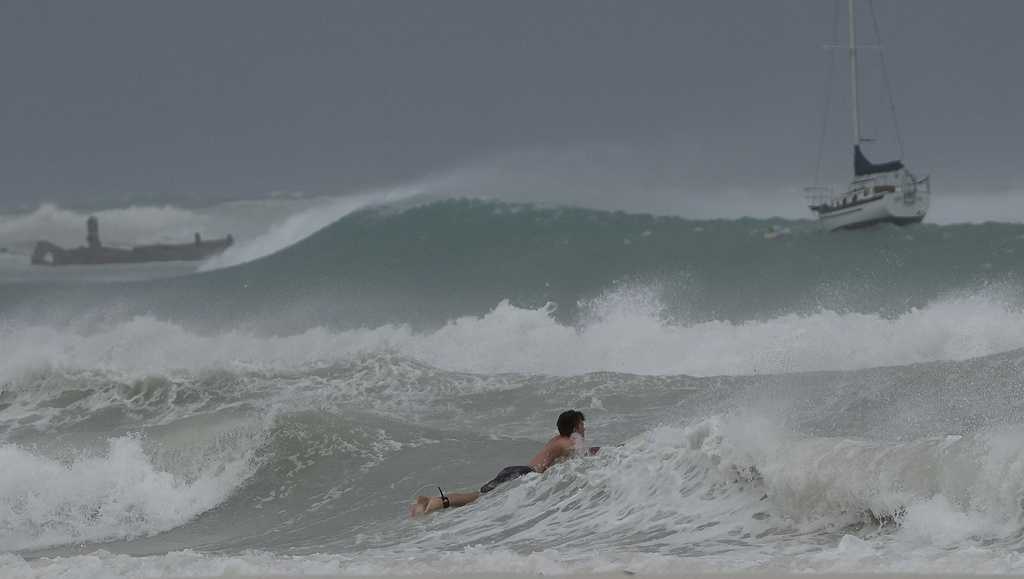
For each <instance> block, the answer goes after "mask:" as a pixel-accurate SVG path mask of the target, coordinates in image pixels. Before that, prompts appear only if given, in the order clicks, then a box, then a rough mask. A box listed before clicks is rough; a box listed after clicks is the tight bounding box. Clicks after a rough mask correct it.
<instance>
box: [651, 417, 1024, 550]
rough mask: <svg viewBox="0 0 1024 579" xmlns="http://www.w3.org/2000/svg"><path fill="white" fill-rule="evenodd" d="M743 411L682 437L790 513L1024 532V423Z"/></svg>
mask: <svg viewBox="0 0 1024 579" xmlns="http://www.w3.org/2000/svg"><path fill="white" fill-rule="evenodd" d="M739 414H743V415H742V416H741V415H737V416H733V417H729V418H719V417H714V418H711V419H709V420H707V421H704V422H702V423H700V424H698V425H696V426H693V427H689V428H686V429H682V430H681V431H680V432H678V433H677V434H676V435H675V437H677V438H682V439H686V440H689V441H691V445H690V447H691V448H694V449H699V451H700V453H701V454H702V455H703V456H704V457H705V458H707V459H709V460H710V461H711V462H712V463H713V464H715V465H718V468H719V470H721V471H722V472H724V473H726V474H729V473H736V474H735V475H733V476H727V477H726V478H732V479H734V480H737V479H739V480H742V479H746V480H750V481H756V482H757V483H758V484H759V485H760V486H759V488H762V489H763V490H764V493H765V500H767V501H769V502H770V504H771V506H772V507H773V508H775V509H778V510H779V514H781V515H783V516H785V517H786V518H787V519H790V520H793V521H796V522H798V523H807V522H810V523H815V522H816V523H820V524H826V525H833V526H835V525H840V526H841V525H843V524H849V523H852V522H857V521H864V520H870V521H872V522H875V523H880V524H882V525H893V526H898V527H899V529H900V538H901V540H906V541H909V542H911V543H919V544H920V543H927V544H929V545H935V546H939V547H944V546H947V545H956V544H958V543H959V542H961V541H965V540H968V539H971V538H975V539H977V538H983V539H986V538H988V539H1004V540H1005V539H1009V540H1014V539H1013V537H1015V536H1017V535H1018V533H1019V532H1020V531H1021V521H1022V520H1024V519H1022V517H1024V503H1022V497H1024V450H1022V449H1021V448H1020V444H1019V441H1020V440H1021V436H1022V435H1024V429H1022V427H1021V426H1019V425H1016V426H1008V427H998V428H993V429H988V430H984V431H980V432H976V433H972V434H969V435H963V436H960V435H957V436H940V437H930V438H924V439H919V440H915V441H909V442H879V441H868V440H856V439H843V438H823V437H811V438H808V437H802V436H796V435H793V434H791V433H787V432H785V431H783V430H782V429H781V428H780V427H779V426H778V424H779V421H778V420H769V419H767V418H766V417H759V416H756V415H749V414H750V413H739ZM661 430H666V431H667V432H659V430H655V431H654V433H655V434H656V436H648V438H649V439H652V440H657V439H663V438H672V437H673V432H674V431H679V429H674V428H663V429H661ZM649 443H650V440H648V441H645V444H649ZM805 530H806V529H805ZM1018 538H1019V537H1018Z"/></svg>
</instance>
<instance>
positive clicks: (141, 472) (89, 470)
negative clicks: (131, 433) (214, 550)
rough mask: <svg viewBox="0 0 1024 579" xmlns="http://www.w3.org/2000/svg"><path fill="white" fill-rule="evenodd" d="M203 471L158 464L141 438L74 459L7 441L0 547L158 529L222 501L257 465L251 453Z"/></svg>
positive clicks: (0, 490)
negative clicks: (174, 470)
mask: <svg viewBox="0 0 1024 579" xmlns="http://www.w3.org/2000/svg"><path fill="white" fill-rule="evenodd" d="M220 458H221V459H222V460H216V461H208V462H207V463H205V464H204V465H203V468H202V469H201V470H200V472H198V473H192V474H186V475H175V474H172V473H171V472H168V471H167V470H163V469H161V468H159V467H157V466H156V465H155V464H154V463H153V461H152V460H151V459H150V458H149V457H148V456H147V455H146V453H145V452H144V451H143V446H142V442H141V441H140V440H139V439H137V438H133V437H121V438H115V439H111V440H110V441H109V449H108V451H107V452H106V453H105V454H103V455H100V456H89V455H84V454H83V455H82V456H79V457H77V458H75V459H74V460H72V461H71V462H69V463H65V462H62V461H58V460H54V459H52V458H47V457H44V456H40V455H38V454H34V453H32V452H30V451H28V450H26V449H23V448H19V447H17V446H14V445H3V446H0V461H2V464H3V465H4V468H3V469H2V471H0V550H4V551H10V550H20V549H29V548H37V547H44V546H49V545H59V544H66V543H72V542H79V541H102V540H107V539H115V538H127V537H135V536H141V535H150V534H153V533H157V532H160V531H166V530H168V529H172V528H174V527H177V526H179V525H181V524H183V523H185V522H186V521H188V520H189V519H191V518H193V517H195V516H196V515H198V514H200V513H202V512H204V511H207V510H209V509H211V508H213V507H214V506H216V505H217V504H219V503H220V502H222V501H223V500H224V499H225V498H226V497H227V496H228V495H229V494H230V493H231V492H232V491H233V490H234V489H235V488H237V486H238V485H239V484H241V482H242V481H244V480H245V479H246V478H247V477H248V476H249V475H250V474H251V472H252V468H253V465H252V461H251V460H250V457H249V456H248V455H247V454H246V453H244V452H243V453H241V454H240V455H238V456H234V457H220Z"/></svg>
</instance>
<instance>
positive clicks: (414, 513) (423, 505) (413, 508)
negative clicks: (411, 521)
mask: <svg viewBox="0 0 1024 579" xmlns="http://www.w3.org/2000/svg"><path fill="white" fill-rule="evenodd" d="M429 504H430V498H429V497H424V496H418V497H416V502H414V503H413V504H411V505H409V517H410V518H414V517H418V516H420V515H422V514H425V513H426V512H427V505H429Z"/></svg>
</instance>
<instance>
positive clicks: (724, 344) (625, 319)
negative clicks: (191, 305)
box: [0, 291, 1024, 380]
mask: <svg viewBox="0 0 1024 579" xmlns="http://www.w3.org/2000/svg"><path fill="white" fill-rule="evenodd" d="M659 307H660V306H659V305H658V303H657V300H656V299H654V298H653V297H651V294H650V293H647V292H642V291H641V292H632V291H627V292H623V293H617V294H614V295H612V296H610V297H607V298H606V299H603V300H599V301H598V302H596V303H595V304H594V305H593V308H592V311H591V313H590V315H589V316H588V317H587V318H586V321H585V322H583V323H582V324H581V325H580V326H579V327H573V326H567V325H564V324H561V323H559V322H558V321H557V320H556V319H555V318H554V317H553V310H554V306H551V305H549V306H548V307H544V308H538V309H524V308H518V307H515V306H513V305H511V304H509V303H508V302H507V301H503V302H501V303H499V304H498V305H497V306H496V307H495V308H494V309H493V310H492V311H491V312H490V313H488V314H486V315H483V316H479V317H476V316H468V317H463V318H458V319H455V320H452V321H450V322H449V323H447V324H446V325H444V326H443V327H441V328H439V329H437V330H435V331H431V332H422V333H420V332H414V331H413V330H411V329H410V328H409V327H407V326H404V325H384V326H380V327H377V328H373V329H358V330H349V331H335V330H329V329H325V328H313V329H310V330H308V331H306V332H303V333H301V334H295V335H291V336H284V337H265V336H260V335H256V334H253V333H249V332H245V331H240V330H238V331H226V332H223V333H220V334H216V335H211V336H206V335H200V334H196V333H194V332H191V331H189V330H188V329H186V328H184V327H182V326H180V325H177V324H174V323H171V322H166V321H160V320H157V319H154V318H152V317H147V316H140V317H136V318H133V319H131V320H129V321H126V322H121V323H118V324H116V325H112V326H109V327H105V328H102V329H99V330H95V329H88V330H85V329H76V328H74V327H64V328H52V327H47V326H29V327H21V326H6V327H2V326H0V350H2V351H4V352H5V360H4V361H3V363H2V364H0V379H3V378H6V379H8V380H10V379H13V378H15V377H16V376H17V375H19V374H20V373H22V372H26V371H32V370H35V369H40V368H50V367H57V368H72V369H75V368H88V369H96V370H110V371H126V372H130V373H142V374H146V373H155V372H166V371H174V370H189V371H194V370H197V369H202V368H228V369H239V370H270V369H283V370H288V369H300V368H305V367H310V366H314V367H317V366H324V365H330V364H334V363H338V362H344V361H348V360H351V359H352V357H353V356H357V355H365V354H372V353H380V352H385V353H397V354H400V355H403V356H407V357H410V358H414V359H416V360H419V361H422V362H425V363H427V364H430V365H432V366H434V367H437V368H441V369H445V370H452V371H464V372H477V373H501V372H522V373H540V374H551V375H576V374H583V373H588V372H596V371H614V372H626V373H634V374H648V375H677V374H687V375H692V376H708V375H726V374H728V375H742V374H755V373H788V372H799V371H815V370H855V369H863V368H870V367H880V366H896V365H905V364H913V363H918V362H928V361H936V360H964V359H969V358H972V357H977V356H984V355H989V354H994V353H999V352H1004V351H1009V350H1013V349H1017V348H1024V312H1021V311H1020V310H1019V309H1017V308H1016V307H1014V306H1010V305H1006V304H1002V303H999V302H998V301H997V300H993V299H991V298H990V297H987V296H972V297H966V298H950V299H947V300H942V301H938V302H935V303H933V304H930V305H929V306H927V307H924V308H921V309H915V310H912V311H910V312H908V313H906V314H904V315H902V316H899V317H897V318H894V319H888V318H884V317H881V316H878V315H873V314H855V313H847V314H840V313H836V312H832V311H821V312H818V313H814V314H807V315H797V314H791V315H785V316H780V317H777V318H772V319H768V320H759V321H747V322H742V323H732V322H724V321H713V322H702V323H693V324H686V323H683V322H673V321H669V320H666V319H665V318H664V317H663V316H662V315H661V314H660V311H659Z"/></svg>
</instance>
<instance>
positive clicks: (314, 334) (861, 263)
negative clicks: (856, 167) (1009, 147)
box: [0, 187, 1024, 578]
mask: <svg viewBox="0 0 1024 579" xmlns="http://www.w3.org/2000/svg"><path fill="white" fill-rule="evenodd" d="M425 193H429V191H426V190H425V189H423V188H418V187H417V188H406V189H400V190H394V191H383V192H378V193H368V194H365V195H361V196H354V197H347V198H308V199H274V200H266V201H263V202H255V201H254V202H236V203H231V204H226V205H222V206H218V207H215V208H207V209H183V208H176V207H150V208H146V207H129V208H120V209H109V210H106V211H104V212H101V214H100V219H101V221H103V222H104V223H109V224H110V228H109V232H110V234H109V236H110V237H111V238H112V239H116V240H118V241H119V242H122V243H123V244H126V245H128V244H132V243H144V242H150V241H162V240H168V239H177V238H180V237H182V236H185V237H187V236H188V235H191V229H193V228H196V227H198V226H202V227H203V228H210V229H216V230H218V231H216V232H213V233H211V235H215V234H226V233H233V234H234V235H235V237H236V238H237V239H238V240H239V243H238V244H237V246H236V247H234V248H232V250H230V251H229V252H226V253H224V254H222V255H220V256H218V257H215V258H213V259H211V260H209V261H207V262H205V263H202V264H198V265H196V264H166V265H163V266H160V267H154V266H125V267H117V268H115V267H104V268H99V269H97V270H88V269H87V268H75V269H74V270H60V269H59V268H53V269H46V270H44V271H37V270H35V269H33V268H30V267H29V266H27V265H25V264H24V262H23V260H22V259H21V258H23V257H25V256H26V255H27V252H28V251H30V247H31V243H30V241H31V237H32V235H33V234H35V233H38V232H39V231H42V230H46V231H47V236H49V237H52V238H53V240H54V241H55V242H60V243H63V244H65V245H74V244H76V243H80V241H79V240H78V239H77V237H76V235H77V236H79V237H81V234H80V233H79V230H80V229H81V223H83V222H84V217H85V214H83V213H80V212H75V211H70V210H67V209H63V208H59V207H56V206H43V207H41V208H39V209H38V210H36V211H34V212H30V213H26V214H22V215H10V216H2V217H0V246H4V247H7V248H9V251H8V252H6V253H4V254H0V352H3V355H2V356H0V459H2V464H3V465H4V468H3V469H2V471H0V552H2V554H0V576H4V577H62V578H69V577H101V576H102V577H137V576H190V575H221V574H236V575H241V574H285V575H315V574H343V575H384V574H422V573H439V574H473V573H481V572H493V571H507V572H511V573H515V574H564V573H574V572H584V573H601V572H622V571H628V572H631V573H655V574H658V573H676V572H678V571H679V570H680V569H685V570H687V571H688V572H732V571H758V572H780V573H803V572H815V571H818V572H847V571H858V572H863V571H868V572H910V573H932V572H957V571H959V572H968V573H1018V574H1019V573H1024V447H1022V445H1021V441H1022V440H1024V381H1022V379H1021V375H1022V370H1024V278H1022V275H1024V267H1021V265H1020V263H1019V255H1021V254H1022V253H1024V225H1017V224H1008V223H992V222H990V223H975V224H944V225H935V224H923V225H920V226H914V227H908V228H898V227H890V226H882V227H877V228H872V229H869V230H864V231H857V232H839V233H835V234H828V233H824V232H821V231H818V230H817V229H816V228H815V227H814V226H813V224H812V223H810V222H806V221H800V220H787V219H779V218H765V219H751V218H746V219H684V218H680V217H669V216H657V215H650V214H643V213H627V212H621V211H607V210H600V209H584V208H579V207H572V206H546V205H535V204H528V203H507V202H499V201H495V200H484V199H437V198H435V197H433V196H430V195H427V194H425ZM568 408H576V409H579V410H581V411H583V412H584V413H585V414H586V416H587V433H588V439H589V440H590V441H591V442H592V444H595V445H600V446H602V447H603V449H602V451H601V452H600V453H598V454H597V455H596V456H593V457H586V458H579V459H575V460H570V461H567V462H565V463H561V464H558V465H556V466H554V467H552V468H551V469H549V470H548V471H547V472H545V473H544V474H541V475H529V476H527V477H524V478H523V479H520V480H518V481H515V482H513V483H509V484H508V485H505V486H503V487H501V488H500V490H498V491H495V492H494V493H492V494H489V495H487V496H486V497H484V498H483V499H481V500H480V501H478V502H476V503H474V504H473V505H470V506H467V507H464V508H460V509H458V510H457V511H450V512H449V511H443V512H440V513H437V514H435V515H432V516H430V517H427V518H423V519H415V520H410V519H409V518H408V511H407V507H408V505H409V503H410V501H411V500H412V499H413V498H414V497H415V496H416V495H417V494H424V493H431V492H434V491H436V487H437V486H443V487H444V488H445V489H447V490H450V491H459V490H471V489H474V488H477V487H479V486H480V484H482V483H483V482H485V481H487V480H488V479H490V478H491V477H493V476H494V474H495V473H496V472H497V471H498V470H500V469H501V468H502V467H504V466H508V465H514V464H521V463H523V462H524V461H526V460H528V459H529V457H530V456H532V455H533V453H535V452H536V450H537V448H538V447H539V445H540V444H542V443H543V442H544V441H546V440H547V439H548V438H549V437H550V436H551V435H553V434H554V431H555V429H554V423H555V419H556V417H557V416H558V414H559V413H560V412H561V411H562V410H565V409H568Z"/></svg>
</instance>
